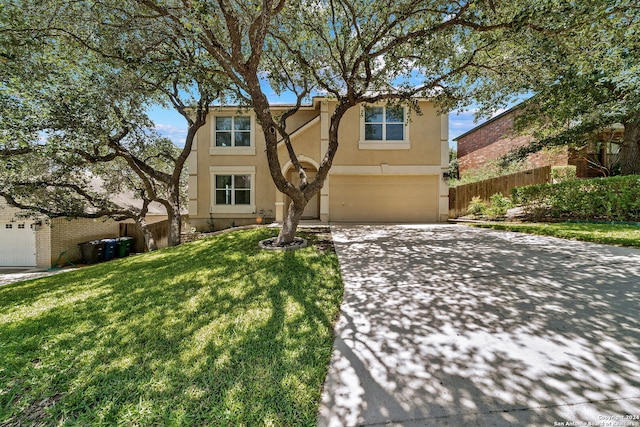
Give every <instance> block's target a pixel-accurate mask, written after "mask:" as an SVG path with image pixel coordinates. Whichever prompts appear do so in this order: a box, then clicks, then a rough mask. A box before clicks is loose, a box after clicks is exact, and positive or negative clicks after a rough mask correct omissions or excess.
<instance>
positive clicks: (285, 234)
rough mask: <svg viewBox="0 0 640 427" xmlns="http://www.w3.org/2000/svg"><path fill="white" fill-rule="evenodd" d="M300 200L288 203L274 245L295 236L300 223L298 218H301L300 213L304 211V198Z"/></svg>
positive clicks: (290, 239) (289, 241)
mask: <svg viewBox="0 0 640 427" xmlns="http://www.w3.org/2000/svg"><path fill="white" fill-rule="evenodd" d="M302 200H303V201H302V202H298V203H296V202H294V201H292V202H291V204H290V205H289V210H288V211H287V216H286V217H285V218H284V221H283V222H282V229H281V230H280V234H279V235H278V239H277V240H276V246H279V245H285V244H287V243H291V242H293V238H294V237H295V236H296V230H297V229H298V224H299V223H300V218H302V213H303V212H304V208H305V206H306V204H307V201H306V200H304V199H302Z"/></svg>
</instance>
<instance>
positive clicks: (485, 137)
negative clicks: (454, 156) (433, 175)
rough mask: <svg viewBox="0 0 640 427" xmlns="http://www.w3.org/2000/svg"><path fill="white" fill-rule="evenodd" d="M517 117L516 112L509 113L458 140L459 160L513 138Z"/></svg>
mask: <svg viewBox="0 0 640 427" xmlns="http://www.w3.org/2000/svg"><path fill="white" fill-rule="evenodd" d="M515 116H516V111H511V112H508V113H506V114H504V115H503V116H498V117H497V118H495V119H493V120H490V121H489V122H487V123H485V124H484V125H483V126H482V127H480V128H478V129H476V130H474V131H473V132H471V133H469V134H467V135H465V136H463V137H461V138H458V158H460V157H464V156H467V155H468V154H470V153H473V152H474V151H477V150H480V149H481V148H484V147H487V146H488V145H490V144H493V143H494V142H496V141H499V140H502V139H505V138H509V137H510V136H512V135H513V120H514V118H515Z"/></svg>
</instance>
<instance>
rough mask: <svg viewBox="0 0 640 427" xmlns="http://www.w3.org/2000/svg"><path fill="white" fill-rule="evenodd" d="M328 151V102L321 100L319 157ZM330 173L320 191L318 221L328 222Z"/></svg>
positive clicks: (322, 156)
mask: <svg viewBox="0 0 640 427" xmlns="http://www.w3.org/2000/svg"><path fill="white" fill-rule="evenodd" d="M328 149H329V102H328V101H327V100H326V99H323V100H322V101H321V102H320V156H319V157H318V158H319V159H322V158H324V155H325V153H326V152H327V150H328ZM330 179H331V172H329V174H328V175H327V179H325V181H324V185H323V186H322V189H320V201H319V202H320V221H321V222H329V180H330Z"/></svg>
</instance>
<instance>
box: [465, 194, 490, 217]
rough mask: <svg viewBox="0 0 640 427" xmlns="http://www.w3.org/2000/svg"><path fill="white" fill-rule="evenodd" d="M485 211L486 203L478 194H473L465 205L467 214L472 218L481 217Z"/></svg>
mask: <svg viewBox="0 0 640 427" xmlns="http://www.w3.org/2000/svg"><path fill="white" fill-rule="evenodd" d="M486 211H487V203H486V202H485V201H484V200H482V197H480V196H474V197H473V198H472V199H471V202H470V203H469V206H468V207H467V214H468V215H473V216H474V218H479V217H483V216H484V214H485V212H486Z"/></svg>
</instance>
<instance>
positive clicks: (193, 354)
mask: <svg viewBox="0 0 640 427" xmlns="http://www.w3.org/2000/svg"><path fill="white" fill-rule="evenodd" d="M275 233H277V230H273V229H257V230H249V231H239V232H234V233H228V234H223V235H219V236H216V237H212V238H208V239H204V240H200V241H197V242H193V243H188V244H184V245H181V246H179V247H175V248H169V249H166V250H161V251H157V252H154V253H149V254H144V255H139V256H135V257H130V258H125V259H121V260H115V261H111V262H108V263H103V264H98V265H95V266H90V267H86V268H82V269H79V270H77V271H72V272H67V273H64V274H60V275H54V276H51V277H47V278H43V279H38V280H35V281H30V282H22V283H16V284H13V285H7V286H3V287H0V425H94V426H100V425H139V426H148V425H163V426H181V425H198V426H202V425H216V426H237V425H247V426H249V425H274V426H287V425H307V426H311V425H315V423H316V413H317V409H318V403H319V400H320V394H321V389H322V384H323V381H324V378H325V375H326V372H327V368H328V362H329V358H330V354H331V346H332V341H333V340H332V330H333V326H334V322H335V320H336V319H337V315H338V310H339V304H340V301H341V298H342V289H343V288H342V281H341V278H340V275H339V270H338V262H337V258H336V256H335V254H334V253H333V252H332V251H329V250H323V249H319V248H318V247H315V246H312V245H310V246H309V247H308V248H305V249H302V250H298V251H287V252H281V251H277V252H276V251H263V250H259V249H258V247H257V242H258V240H260V239H264V238H267V237H272V236H274V235H275ZM311 239H313V236H311Z"/></svg>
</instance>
